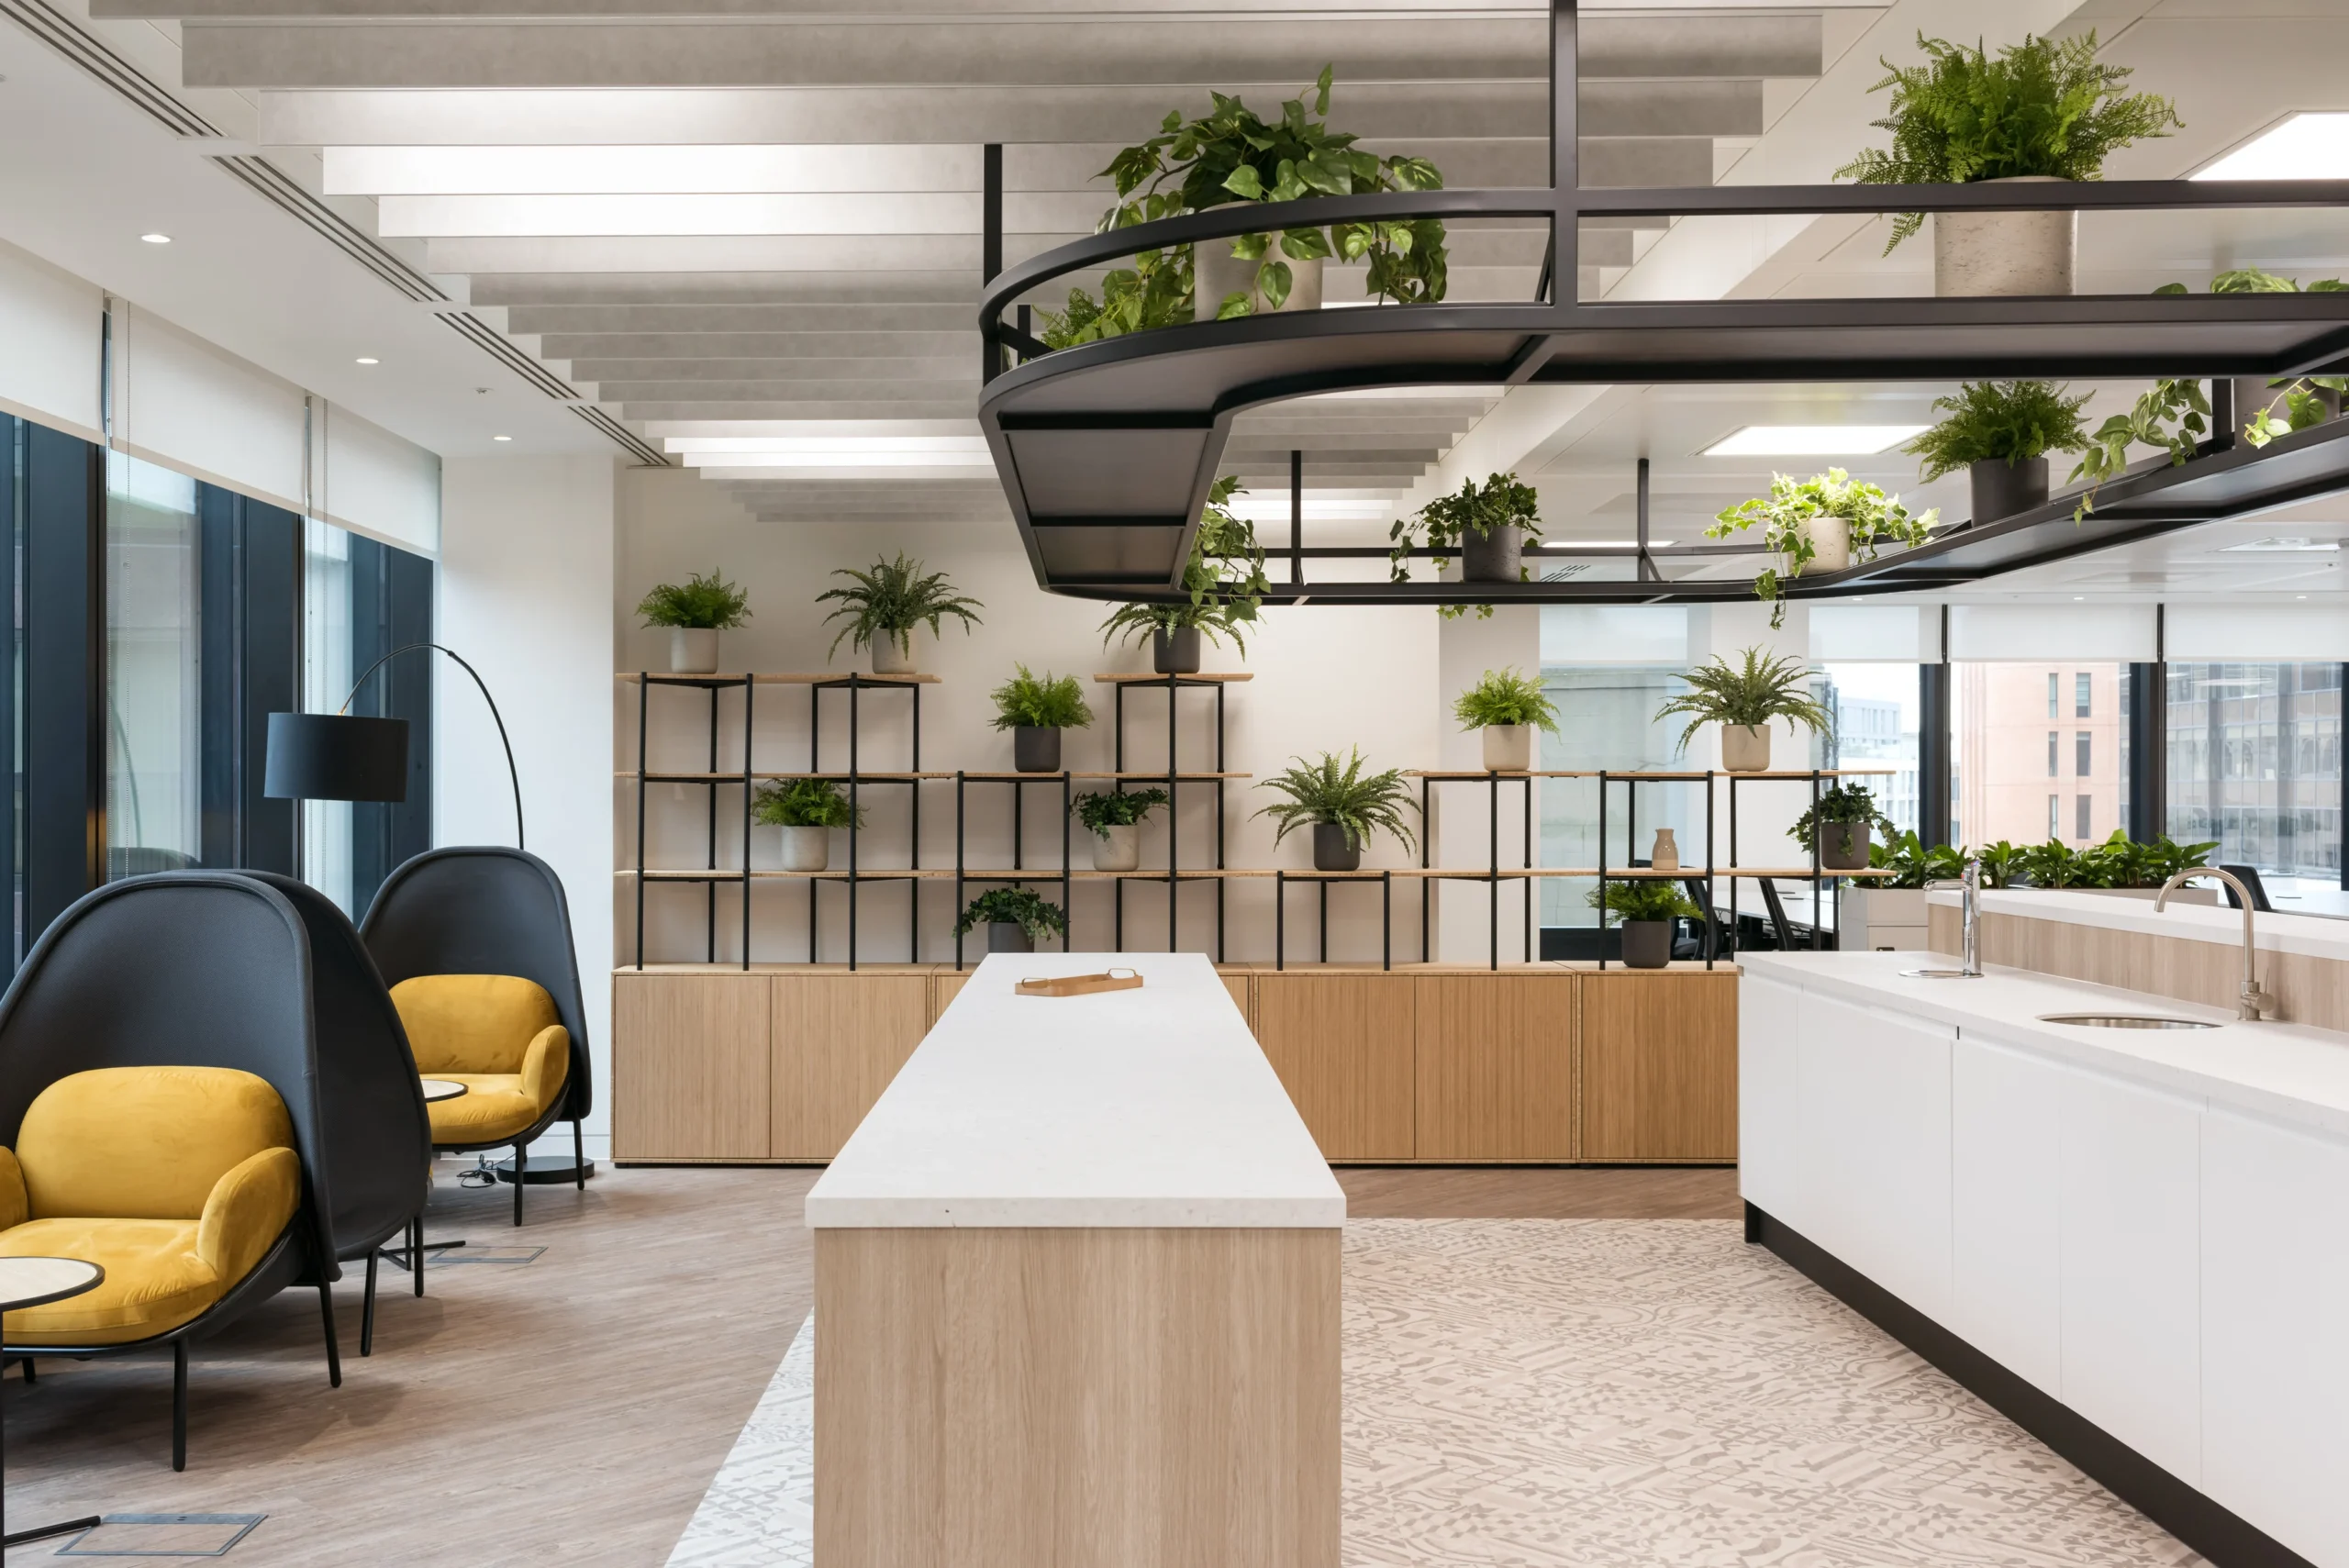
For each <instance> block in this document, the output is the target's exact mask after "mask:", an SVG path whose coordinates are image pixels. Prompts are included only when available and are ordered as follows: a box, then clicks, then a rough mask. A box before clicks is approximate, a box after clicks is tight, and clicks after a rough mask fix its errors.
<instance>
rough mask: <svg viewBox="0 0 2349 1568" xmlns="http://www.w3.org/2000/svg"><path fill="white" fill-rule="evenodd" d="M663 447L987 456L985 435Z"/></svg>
mask: <svg viewBox="0 0 2349 1568" xmlns="http://www.w3.org/2000/svg"><path fill="white" fill-rule="evenodd" d="M661 444H662V448H663V449H664V450H667V451H668V452H670V453H671V454H672V455H673V456H682V455H686V454H692V453H701V452H768V453H774V454H776V455H805V456H810V457H824V456H833V455H843V454H852V455H855V456H858V457H872V458H883V457H886V456H890V455H904V454H910V453H922V452H952V453H956V454H960V455H964V456H970V457H975V458H978V459H980V460H982V461H985V460H986V458H987V442H986V438H985V436H669V437H666V438H664V439H662V443H661Z"/></svg>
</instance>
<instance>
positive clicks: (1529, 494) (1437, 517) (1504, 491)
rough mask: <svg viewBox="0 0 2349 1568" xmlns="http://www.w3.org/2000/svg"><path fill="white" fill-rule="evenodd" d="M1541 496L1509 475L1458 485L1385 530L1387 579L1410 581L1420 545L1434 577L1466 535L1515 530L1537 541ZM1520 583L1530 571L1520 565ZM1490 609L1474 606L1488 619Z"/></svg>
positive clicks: (1456, 609)
mask: <svg viewBox="0 0 2349 1568" xmlns="http://www.w3.org/2000/svg"><path fill="white" fill-rule="evenodd" d="M1541 507H1542V497H1541V495H1540V493H1539V492H1537V491H1536V490H1535V489H1534V488H1533V486H1531V484H1519V483H1518V479H1517V475H1516V474H1514V473H1494V474H1488V475H1486V479H1485V482H1484V484H1481V485H1480V484H1477V483H1476V482H1475V480H1473V479H1471V480H1469V481H1468V482H1467V483H1466V484H1463V485H1462V486H1461V487H1460V494H1458V495H1439V496H1437V497H1436V498H1435V499H1434V500H1432V501H1431V502H1429V503H1428V504H1427V505H1426V506H1422V507H1420V508H1419V510H1418V511H1417V512H1416V513H1414V514H1413V515H1412V516H1410V517H1406V518H1403V519H1401V520H1399V521H1397V523H1396V524H1395V526H1394V527H1393V528H1388V529H1387V530H1386V539H1387V542H1388V544H1389V546H1390V548H1389V549H1388V550H1387V552H1386V575H1387V578H1388V580H1389V581H1391V582H1396V583H1408V582H1409V581H1410V580H1411V560H1412V551H1414V550H1419V549H1421V548H1422V547H1424V548H1426V549H1428V550H1433V551H1434V552H1435V553H1434V554H1433V556H1431V558H1430V559H1431V564H1432V565H1433V566H1434V568H1435V570H1436V571H1437V572H1438V573H1441V572H1442V570H1443V569H1444V568H1445V567H1446V566H1447V565H1449V564H1451V561H1452V557H1453V554H1454V553H1456V552H1457V551H1458V550H1460V549H1461V547H1462V546H1463V545H1464V543H1465V542H1466V541H1467V539H1468V536H1469V535H1471V534H1474V535H1475V537H1476V538H1478V539H1489V538H1491V537H1492V535H1493V533H1494V532H1495V531H1496V530H1497V529H1500V528H1515V529H1516V530H1517V531H1518V532H1519V533H1521V534H1523V535H1524V536H1525V539H1526V541H1527V542H1529V543H1530V542H1531V541H1533V540H1535V539H1540V538H1541V537H1542V515H1541ZM1517 575H1518V580H1519V581H1520V582H1531V581H1532V578H1533V573H1531V571H1529V570H1527V569H1526V568H1525V567H1522V566H1520V567H1519V568H1518V569H1517ZM1467 607H1468V606H1465V605H1442V606H1438V607H1437V611H1436V613H1437V614H1438V615H1441V616H1442V617H1443V618H1444V619H1446V620H1451V619H1453V617H1457V616H1459V615H1460V614H1461V613H1462V612H1463V611H1464V610H1465V609H1466V608H1467ZM1492 613H1493V606H1490V605H1478V606H1476V614H1477V615H1478V616H1479V617H1484V618H1487V619H1489V618H1490V617H1491V616H1492Z"/></svg>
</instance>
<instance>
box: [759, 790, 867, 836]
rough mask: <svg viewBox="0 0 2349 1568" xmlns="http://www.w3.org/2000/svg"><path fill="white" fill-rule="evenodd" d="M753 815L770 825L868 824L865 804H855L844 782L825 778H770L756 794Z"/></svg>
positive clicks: (784, 826) (811, 826)
mask: <svg viewBox="0 0 2349 1568" xmlns="http://www.w3.org/2000/svg"><path fill="white" fill-rule="evenodd" d="M751 816H752V817H755V818H757V819H758V820H759V821H760V822H762V823H764V824H765V825H766V826H767V827H770V828H846V827H849V826H851V825H853V826H855V827H858V828H862V827H863V826H864V808H863V806H850V805H849V803H848V796H846V795H842V794H841V792H840V786H838V785H837V784H832V783H830V782H829V781H828V780H825V779H792V780H789V781H788V782H785V781H781V780H776V779H769V780H768V781H767V782H766V783H764V784H761V785H760V786H759V793H758V794H757V795H755V796H753V797H752V799H751Z"/></svg>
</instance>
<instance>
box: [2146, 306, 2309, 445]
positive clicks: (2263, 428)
mask: <svg viewBox="0 0 2349 1568" xmlns="http://www.w3.org/2000/svg"><path fill="white" fill-rule="evenodd" d="M2344 291H2349V284H2343V282H2342V281H2341V280H2340V279H2339V278H2319V279H2317V280H2316V282H2314V283H2312V284H2308V285H2307V286H2306V287H2305V288H2303V287H2302V286H2301V284H2300V281H2299V279H2298V278H2288V277H2284V276H2282V275H2281V274H2279V273H2276V272H2268V271H2267V270H2266V268H2264V267H2238V268H2236V269H2234V270H2233V271H2232V272H2221V273H2220V274H2219V275H2218V276H2217V277H2215V278H2212V279H2211V280H2210V292H2211V293H2212V294H2341V293H2343V292H2344ZM2186 292H2187V288H2186V285H2185V284H2163V285H2162V286H2161V287H2159V288H2157V289H2155V290H2154V293H2155V294H2167V295H2178V294H2184V293H2186ZM2267 385H2268V388H2269V390H2270V391H2271V392H2274V393H2275V395H2274V396H2272V397H2270V398H2269V399H2268V400H2267V402H2266V404H2265V405H2263V406H2260V407H2258V408H2256V409H2254V410H2252V411H2251V412H2250V413H2249V415H2248V416H2247V417H2245V418H2244V422H2243V439H2244V440H2246V441H2249V442H2250V443H2251V444H2252V445H2253V446H2254V447H2264V446H2266V444H2267V443H2268V442H2270V441H2272V440H2274V439H2276V438H2277V437H2278V436H2288V435H2290V434H2291V433H2292V432H2293V431H2294V430H2305V429H2307V428H2309V427H2310V426H2311V425H2321V424H2323V423H2324V421H2325V420H2326V419H2328V418H2330V417H2332V409H2330V408H2329V407H2327V406H2326V405H2325V402H2324V399H2323V398H2322V397H2321V395H2320V394H2321V393H2324V392H2330V393H2332V394H2334V395H2340V394H2341V393H2343V392H2349V376H2338V375H2303V376H2286V377H2284V378H2283V379H2282V380H2279V381H2271V382H2269V383H2268V384H2267ZM2278 389H2280V390H2278ZM2235 412H2236V413H2237V414H2238V415H2242V414H2243V412H2244V411H2243V409H2240V408H2238V409H2236V410H2235Z"/></svg>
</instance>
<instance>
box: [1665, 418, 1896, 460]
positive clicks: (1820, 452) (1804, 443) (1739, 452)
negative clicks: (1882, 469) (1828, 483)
mask: <svg viewBox="0 0 2349 1568" xmlns="http://www.w3.org/2000/svg"><path fill="white" fill-rule="evenodd" d="M1924 428H1925V427H1924V426H1922V425H1748V426H1746V427H1745V428H1743V429H1742V430H1736V431H1732V432H1731V434H1729V435H1726V436H1724V437H1722V438H1721V439H1720V440H1718V441H1715V442H1714V443H1713V444H1712V445H1711V446H1709V447H1707V448H1706V449H1705V450H1704V451H1703V452H1702V453H1701V454H1699V455H1701V456H1704V457H1872V456H1874V455H1875V454H1876V453H1877V452H1880V451H1888V450H1891V449H1892V448H1894V447H1897V446H1898V445H1899V444H1900V443H1901V442H1903V441H1905V440H1908V439H1910V438H1912V437H1914V436H1917V435H1919V434H1920V433H1922V432H1923V430H1924Z"/></svg>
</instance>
